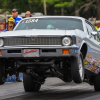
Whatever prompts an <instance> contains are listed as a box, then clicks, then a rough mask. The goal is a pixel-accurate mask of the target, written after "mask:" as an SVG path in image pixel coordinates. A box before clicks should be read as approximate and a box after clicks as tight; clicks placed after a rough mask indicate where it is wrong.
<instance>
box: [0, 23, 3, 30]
mask: <svg viewBox="0 0 100 100" xmlns="http://www.w3.org/2000/svg"><path fill="white" fill-rule="evenodd" d="M2 31H4V24H3V23H0V32H2Z"/></svg>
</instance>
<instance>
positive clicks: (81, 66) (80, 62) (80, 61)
mask: <svg viewBox="0 0 100 100" xmlns="http://www.w3.org/2000/svg"><path fill="white" fill-rule="evenodd" d="M83 72H84V71H83V64H82V59H81V57H79V74H80V78H81V80H83V79H84V73H83Z"/></svg>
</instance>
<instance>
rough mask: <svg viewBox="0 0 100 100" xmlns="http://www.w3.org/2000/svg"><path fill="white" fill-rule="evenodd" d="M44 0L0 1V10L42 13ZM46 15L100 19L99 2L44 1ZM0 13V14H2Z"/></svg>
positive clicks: (84, 0)
mask: <svg viewBox="0 0 100 100" xmlns="http://www.w3.org/2000/svg"><path fill="white" fill-rule="evenodd" d="M43 1H44V0H0V9H3V10H2V12H4V11H6V10H7V11H9V12H10V13H11V10H12V9H13V8H17V9H18V11H19V13H22V12H26V11H27V10H30V11H31V12H32V13H33V12H41V13H44V8H43ZM45 1H46V8H47V14H48V15H61V14H62V15H73V16H74V15H76V16H82V17H85V18H89V17H96V16H97V18H98V19H100V10H98V9H100V4H98V3H100V1H99V0H45ZM2 12H1V13H2Z"/></svg>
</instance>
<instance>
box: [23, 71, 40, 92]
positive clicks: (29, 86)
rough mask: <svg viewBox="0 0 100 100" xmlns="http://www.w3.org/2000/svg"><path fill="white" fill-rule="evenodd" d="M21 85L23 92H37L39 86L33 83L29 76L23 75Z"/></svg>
mask: <svg viewBox="0 0 100 100" xmlns="http://www.w3.org/2000/svg"><path fill="white" fill-rule="evenodd" d="M23 85H24V89H25V92H38V91H39V90H40V87H41V84H39V83H38V82H34V78H33V77H32V76H31V75H28V74H25V73H24V74H23Z"/></svg>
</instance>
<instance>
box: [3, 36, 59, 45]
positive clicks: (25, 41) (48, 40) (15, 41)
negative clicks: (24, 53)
mask: <svg viewBox="0 0 100 100" xmlns="http://www.w3.org/2000/svg"><path fill="white" fill-rule="evenodd" d="M13 45H61V37H25V38H24V37H20V38H19V37H18V38H4V46H13Z"/></svg>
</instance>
